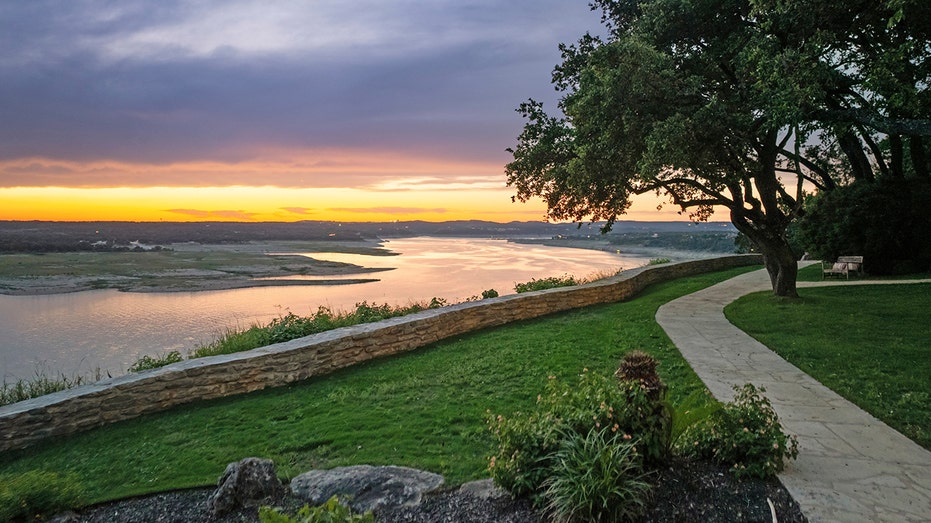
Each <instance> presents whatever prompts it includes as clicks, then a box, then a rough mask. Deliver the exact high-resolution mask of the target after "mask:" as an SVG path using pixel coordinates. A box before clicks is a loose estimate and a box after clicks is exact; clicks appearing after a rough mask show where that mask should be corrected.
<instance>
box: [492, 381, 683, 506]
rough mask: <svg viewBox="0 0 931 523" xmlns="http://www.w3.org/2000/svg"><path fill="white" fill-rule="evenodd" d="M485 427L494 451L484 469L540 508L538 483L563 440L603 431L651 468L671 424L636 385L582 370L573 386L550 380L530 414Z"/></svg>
mask: <svg viewBox="0 0 931 523" xmlns="http://www.w3.org/2000/svg"><path fill="white" fill-rule="evenodd" d="M489 427H490V428H491V430H492V433H493V438H494V439H495V441H496V443H497V445H498V450H497V453H496V454H495V456H493V457H492V458H491V460H490V463H489V471H490V473H491V476H492V478H493V479H494V480H495V483H497V484H498V485H499V486H501V487H502V488H504V489H505V490H507V491H509V492H511V494H513V495H515V496H528V495H529V496H531V497H532V498H533V499H534V502H535V503H537V504H540V503H541V502H542V497H541V494H542V492H543V483H544V482H545V481H546V478H548V477H550V476H551V475H552V470H553V467H554V466H555V463H556V462H555V455H556V453H557V452H558V450H559V448H560V446H561V444H562V441H563V440H564V439H565V438H566V437H567V435H571V434H577V435H581V436H586V435H588V433H589V432H591V431H592V430H595V431H598V430H601V429H605V430H608V431H610V433H611V434H617V435H619V436H620V437H621V438H623V439H625V440H630V439H637V441H638V444H637V446H638V450H639V453H640V456H641V457H642V459H643V461H644V463H645V464H646V465H654V464H656V463H659V462H662V461H663V460H664V459H665V458H666V457H667V453H666V452H667V449H668V438H669V428H670V418H669V414H668V410H667V409H666V407H665V406H664V404H663V403H662V402H661V401H658V400H653V399H650V398H649V397H648V395H647V393H646V391H645V390H644V389H643V387H641V386H640V384H639V383H637V382H632V381H620V382H618V381H616V380H614V379H612V378H610V377H605V376H601V375H599V374H597V373H591V372H588V371H587V370H585V371H583V372H582V374H581V375H580V376H579V382H578V384H576V385H574V386H570V385H567V384H563V383H560V382H559V381H558V380H556V379H555V377H551V378H550V379H549V380H548V382H547V384H546V387H545V390H544V392H543V394H540V395H539V396H538V397H537V403H536V405H535V408H534V409H533V411H532V412H530V413H529V414H524V413H520V412H518V413H516V414H514V415H513V416H511V417H510V418H506V417H504V416H500V415H498V416H494V417H491V418H490V419H489Z"/></svg>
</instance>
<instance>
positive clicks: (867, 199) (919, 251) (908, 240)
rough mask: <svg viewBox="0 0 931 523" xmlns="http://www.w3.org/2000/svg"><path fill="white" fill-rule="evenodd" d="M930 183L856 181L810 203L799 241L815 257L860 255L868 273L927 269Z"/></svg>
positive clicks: (930, 244) (930, 260) (929, 259)
mask: <svg viewBox="0 0 931 523" xmlns="http://www.w3.org/2000/svg"><path fill="white" fill-rule="evenodd" d="M928 201H931V183H929V182H927V181H922V180H916V179H904V180H884V181H878V182H856V183H853V184H851V185H849V186H845V187H837V188H836V189H834V190H832V191H828V192H825V193H822V194H819V195H817V196H815V197H813V198H811V199H810V201H809V202H808V204H807V205H806V213H805V216H803V217H802V218H801V219H800V220H799V221H798V226H797V229H798V232H797V234H798V237H799V240H800V241H801V243H802V244H803V245H804V247H805V249H806V250H808V251H809V252H810V253H811V254H812V255H813V256H815V257H817V258H822V259H825V260H835V259H837V257H838V256H843V255H862V256H864V264H865V268H866V271H867V272H869V273H871V274H897V273H908V272H919V271H923V270H928V268H929V267H931V242H928V237H929V236H931V215H929V214H928V212H927V209H926V207H927V202H928Z"/></svg>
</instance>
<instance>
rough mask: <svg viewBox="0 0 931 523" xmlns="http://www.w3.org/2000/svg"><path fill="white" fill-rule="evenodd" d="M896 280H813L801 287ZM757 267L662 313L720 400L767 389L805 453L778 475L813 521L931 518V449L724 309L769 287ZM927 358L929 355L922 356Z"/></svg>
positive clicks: (664, 322)
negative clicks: (748, 389) (740, 388)
mask: <svg viewBox="0 0 931 523" xmlns="http://www.w3.org/2000/svg"><path fill="white" fill-rule="evenodd" d="M863 283H896V284H898V283H909V282H902V281H890V282H885V281H882V282H850V283H848V282H846V281H829V282H812V283H801V282H800V283H799V287H808V286H819V285H826V284H829V285H838V284H840V285H846V284H863ZM770 288H771V287H770V284H769V277H768V275H767V274H766V271H765V270H760V271H754V272H750V273H747V274H744V275H741V276H738V277H736V278H733V279H731V280H728V281H725V282H722V283H719V284H717V285H714V286H712V287H709V288H707V289H704V290H701V291H699V292H696V293H694V294H690V295H688V296H684V297H682V298H679V299H677V300H673V301H671V302H669V303H667V304H666V305H663V306H662V307H660V309H659V310H658V311H657V313H656V320H657V321H658V322H659V324H660V325H661V326H662V327H663V329H664V330H665V331H666V333H667V334H668V335H669V337H670V338H671V339H672V341H673V343H675V344H676V346H677V347H678V348H679V350H680V351H681V352H682V355H683V356H685V359H686V360H688V362H689V364H691V366H692V368H693V369H695V372H696V373H697V374H698V376H699V377H700V378H701V379H702V381H704V382H705V385H707V386H708V388H709V389H710V390H711V392H712V394H714V395H715V397H717V398H718V399H719V400H722V401H730V400H732V399H733V397H734V391H733V389H732V387H733V386H734V385H743V384H744V383H748V382H749V383H753V384H754V385H757V386H763V387H765V388H766V394H765V395H766V397H767V398H769V400H770V401H771V402H772V404H773V407H774V408H775V409H776V413H777V414H778V415H779V418H780V420H781V421H782V424H783V427H784V428H785V430H786V431H787V432H788V433H790V434H795V435H796V436H798V440H799V456H798V460H796V461H792V462H789V463H788V464H787V466H786V470H785V471H784V472H783V473H782V474H781V475H780V476H779V478H780V479H781V480H782V483H783V485H785V487H786V488H787V489H788V490H789V492H791V493H792V496H793V497H794V498H795V500H796V501H797V502H798V503H799V505H800V506H801V508H802V511H803V512H804V513H805V515H806V516H807V517H808V518H809V520H810V521H813V522H815V521H818V522H821V521H825V522H828V521H830V522H834V521H856V522H862V521H895V522H900V521H931V452H929V451H927V450H925V449H924V448H922V447H920V446H919V445H918V444H916V443H915V442H913V441H911V440H910V439H908V438H906V437H905V436H903V435H901V434H900V433H898V432H896V431H895V430H893V429H892V428H890V427H889V426H887V425H886V424H885V423H883V422H881V421H879V420H877V419H876V418H874V417H873V416H871V415H869V414H867V413H866V412H864V411H863V410H861V409H860V408H858V407H857V406H856V405H854V404H852V403H850V402H849V401H847V400H845V399H844V398H842V397H840V396H838V395H837V394H836V393H834V392H833V391H831V390H830V389H828V388H827V387H825V386H823V385H821V384H820V383H818V382H817V381H815V380H814V379H813V378H811V377H810V376H808V375H807V374H805V373H804V372H802V371H800V370H799V369H798V368H796V367H795V366H793V365H792V364H790V363H788V362H787V361H785V360H783V359H782V358H780V357H779V356H777V355H776V354H775V353H774V352H772V351H770V350H769V349H768V348H766V347H765V346H764V345H763V344H761V343H760V342H758V341H756V340H755V339H753V338H751V337H750V336H748V335H747V334H745V333H744V332H743V331H741V330H739V329H737V328H736V327H734V326H733V325H731V323H730V322H728V321H727V319H726V318H725V317H724V312H723V309H724V306H725V305H727V304H729V303H730V302H732V301H734V300H735V299H737V298H739V297H740V296H743V295H745V294H748V293H751V292H755V291H760V290H767V289H770ZM915 363H916V365H925V366H927V365H928V362H915Z"/></svg>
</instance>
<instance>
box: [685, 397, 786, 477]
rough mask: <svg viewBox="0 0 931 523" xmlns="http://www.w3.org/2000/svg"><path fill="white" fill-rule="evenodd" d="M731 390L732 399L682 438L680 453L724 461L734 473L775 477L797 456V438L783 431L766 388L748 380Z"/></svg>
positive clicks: (721, 462) (718, 461) (740, 475)
mask: <svg viewBox="0 0 931 523" xmlns="http://www.w3.org/2000/svg"><path fill="white" fill-rule="evenodd" d="M734 390H735V391H736V392H737V394H736V396H735V397H734V401H733V402H732V403H728V404H726V405H724V407H723V408H721V409H720V410H718V411H717V412H715V413H714V414H712V415H711V416H710V417H708V419H707V420H705V422H704V423H699V424H697V425H695V426H694V427H692V428H691V429H689V431H688V432H687V433H686V434H685V435H684V436H683V438H681V440H682V441H683V442H684V444H683V445H682V447H683V448H682V450H683V451H684V452H683V453H684V454H686V455H690V456H693V457H697V458H703V459H709V460H711V461H714V462H715V463H720V464H723V465H727V466H729V467H731V471H732V472H733V473H734V474H735V475H736V476H737V477H742V476H753V477H758V478H768V477H774V476H775V475H776V474H777V473H779V472H781V471H782V470H783V468H784V467H785V460H786V459H795V458H796V457H797V456H798V440H797V439H796V438H795V437H794V436H789V435H786V433H785V432H783V430H782V424H780V423H779V417H778V416H777V415H776V411H775V410H773V407H772V405H771V404H770V402H769V400H768V399H766V398H765V397H764V396H763V394H762V393H763V392H766V390H765V389H763V388H762V387H760V388H759V389H757V388H756V387H754V386H753V385H751V384H749V383H748V384H746V385H744V386H743V387H737V386H735V387H734Z"/></svg>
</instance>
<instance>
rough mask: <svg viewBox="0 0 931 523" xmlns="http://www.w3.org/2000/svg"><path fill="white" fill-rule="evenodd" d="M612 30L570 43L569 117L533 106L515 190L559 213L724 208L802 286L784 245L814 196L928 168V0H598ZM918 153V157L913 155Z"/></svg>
mask: <svg viewBox="0 0 931 523" xmlns="http://www.w3.org/2000/svg"><path fill="white" fill-rule="evenodd" d="M592 5H593V8H596V9H597V8H600V9H601V11H602V13H603V16H602V20H603V22H604V23H605V26H606V28H607V34H606V36H605V37H601V38H599V37H593V36H590V35H585V36H583V37H582V38H581V39H580V40H579V41H578V42H577V43H575V44H573V45H561V46H560V48H561V50H562V54H563V62H562V64H560V65H558V66H557V67H556V69H555V71H554V73H553V83H554V85H555V86H556V88H557V89H558V90H560V91H561V92H562V93H563V96H562V97H561V99H560V102H559V109H560V112H561V114H557V115H555V116H554V115H550V114H548V113H547V112H546V111H545V110H544V108H543V106H542V105H541V104H539V103H537V102H534V101H532V100H531V101H528V102H526V103H524V104H522V105H521V107H520V108H519V111H520V112H521V113H522V114H523V116H524V117H525V118H526V119H527V123H526V124H525V126H524V130H523V132H522V133H521V135H520V137H519V138H518V145H517V147H516V148H514V149H509V151H510V152H511V153H512V154H513V156H514V160H513V161H512V162H510V163H509V164H508V165H507V167H506V172H507V176H508V184H509V185H510V186H513V187H514V188H515V189H516V198H518V199H520V200H522V201H526V200H527V199H529V198H532V197H537V196H539V197H542V198H543V199H544V200H545V201H546V203H547V206H548V214H549V217H550V218H552V219H556V220H565V219H571V220H576V221H583V220H586V219H591V220H595V221H598V220H604V221H606V222H607V227H606V229H609V228H610V227H611V224H612V223H613V222H614V221H615V220H616V219H617V218H618V216H620V215H621V214H623V213H624V212H625V211H626V210H627V209H628V207H629V205H630V198H631V196H632V195H636V194H643V193H648V192H656V193H658V194H664V195H666V196H668V198H669V199H670V201H671V202H672V203H673V204H676V205H678V206H680V207H681V208H682V210H683V211H685V212H688V213H689V214H690V216H691V217H692V218H693V219H696V220H703V219H707V218H708V217H709V216H710V215H711V212H712V209H713V208H714V207H718V206H722V207H725V208H726V209H727V210H728V211H729V213H730V219H731V221H732V222H733V223H734V225H735V226H736V228H737V229H738V230H739V231H740V232H742V233H743V234H745V235H746V236H747V237H748V238H749V239H750V240H751V241H752V242H753V243H754V244H755V246H756V247H757V248H758V249H759V250H760V252H762V254H763V256H764V260H765V264H766V268H767V270H768V272H769V274H770V278H771V280H772V285H773V291H774V293H775V294H777V295H781V296H794V295H796V277H797V265H796V256H795V255H794V253H793V252H792V250H791V249H790V247H789V244H788V242H787V239H786V228H787V226H788V225H789V223H790V222H791V221H792V220H793V219H794V218H795V217H796V216H798V215H799V213H801V212H803V207H802V195H803V191H804V190H806V188H807V189H808V190H811V189H812V188H814V189H815V190H830V189H832V188H833V187H835V186H836V185H837V184H843V183H847V182H849V181H850V180H853V179H862V180H866V181H870V180H874V179H876V178H877V177H884V176H885V177H895V176H903V173H905V172H908V173H912V174H913V175H915V176H925V177H927V176H928V160H927V157H928V156H931V155H929V154H928V153H927V152H926V149H927V146H928V139H929V136H931V121H929V115H931V101H929V96H928V92H927V86H928V84H929V79H931V74H929V69H931V61H929V59H928V55H929V50H931V47H929V39H928V36H929V33H931V32H929V26H928V24H929V21H928V20H931V8H929V7H927V2H925V1H924V0H921V1H918V0H888V1H885V2H884V1H882V0H879V1H876V0H872V1H866V0H850V1H847V2H836V1H831V0H646V1H644V0H619V1H610V0H601V1H597V2H594V3H593V4H592ZM906 152H907V153H908V154H906Z"/></svg>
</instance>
